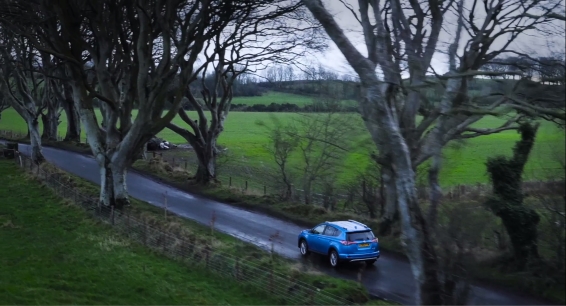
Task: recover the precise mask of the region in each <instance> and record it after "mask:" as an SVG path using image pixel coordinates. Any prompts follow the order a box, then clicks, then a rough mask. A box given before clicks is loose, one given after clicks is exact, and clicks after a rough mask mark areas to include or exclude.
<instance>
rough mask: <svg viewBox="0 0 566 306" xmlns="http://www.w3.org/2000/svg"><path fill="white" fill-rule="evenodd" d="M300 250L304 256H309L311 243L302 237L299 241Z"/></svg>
mask: <svg viewBox="0 0 566 306" xmlns="http://www.w3.org/2000/svg"><path fill="white" fill-rule="evenodd" d="M299 251H301V255H303V256H307V255H309V254H310V252H309V245H308V244H307V242H306V241H305V239H301V242H300V243H299Z"/></svg>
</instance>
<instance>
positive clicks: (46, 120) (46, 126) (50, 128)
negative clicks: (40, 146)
mask: <svg viewBox="0 0 566 306" xmlns="http://www.w3.org/2000/svg"><path fill="white" fill-rule="evenodd" d="M41 121H42V123H43V133H42V135H41V138H42V139H44V140H52V141H57V140H58V139H57V127H58V126H59V114H58V111H57V110H53V109H51V108H49V109H48V111H47V114H41Z"/></svg>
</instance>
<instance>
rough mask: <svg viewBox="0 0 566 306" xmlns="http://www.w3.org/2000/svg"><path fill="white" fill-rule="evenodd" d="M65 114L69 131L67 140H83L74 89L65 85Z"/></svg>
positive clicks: (63, 103) (66, 134) (66, 136)
mask: <svg viewBox="0 0 566 306" xmlns="http://www.w3.org/2000/svg"><path fill="white" fill-rule="evenodd" d="M61 103H62V105H63V110H64V111H65V116H67V132H66V133H65V139H64V140H65V141H75V142H80V141H81V119H80V117H79V112H78V111H77V108H76V107H75V103H74V101H73V96H72V89H71V88H70V87H69V86H65V99H64V101H62V102H61Z"/></svg>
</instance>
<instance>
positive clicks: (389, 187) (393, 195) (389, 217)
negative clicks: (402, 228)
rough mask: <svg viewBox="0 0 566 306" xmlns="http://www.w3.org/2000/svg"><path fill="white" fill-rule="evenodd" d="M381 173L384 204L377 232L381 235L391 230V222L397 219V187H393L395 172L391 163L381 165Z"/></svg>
mask: <svg viewBox="0 0 566 306" xmlns="http://www.w3.org/2000/svg"><path fill="white" fill-rule="evenodd" d="M381 173H382V178H383V187H384V195H385V205H384V207H383V213H382V215H381V222H380V224H379V232H380V234H381V235H387V234H389V233H390V232H391V227H392V226H393V223H395V221H396V220H399V210H398V207H397V189H396V187H395V173H394V172H393V168H392V167H391V164H388V165H382V168H381Z"/></svg>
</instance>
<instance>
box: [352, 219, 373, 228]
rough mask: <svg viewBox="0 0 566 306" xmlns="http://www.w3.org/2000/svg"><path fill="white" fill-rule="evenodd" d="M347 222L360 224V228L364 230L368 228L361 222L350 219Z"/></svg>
mask: <svg viewBox="0 0 566 306" xmlns="http://www.w3.org/2000/svg"><path fill="white" fill-rule="evenodd" d="M348 221H350V222H353V223H357V224H360V225H362V226H363V227H365V228H369V227H368V226H367V225H365V224H363V223H361V222H359V221H356V220H351V219H350V220H348Z"/></svg>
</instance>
